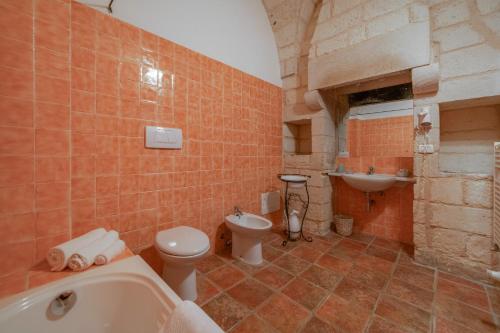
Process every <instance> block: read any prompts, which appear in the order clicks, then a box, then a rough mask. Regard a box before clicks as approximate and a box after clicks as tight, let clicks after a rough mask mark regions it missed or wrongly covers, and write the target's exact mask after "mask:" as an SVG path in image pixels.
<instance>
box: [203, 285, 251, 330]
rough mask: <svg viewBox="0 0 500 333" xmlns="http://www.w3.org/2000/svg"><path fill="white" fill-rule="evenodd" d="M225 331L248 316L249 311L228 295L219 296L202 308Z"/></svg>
mask: <svg viewBox="0 0 500 333" xmlns="http://www.w3.org/2000/svg"><path fill="white" fill-rule="evenodd" d="M202 309H203V311H205V312H206V313H207V314H208V315H209V316H210V318H212V319H213V320H214V321H215V322H216V323H217V324H218V325H219V326H220V327H221V328H222V329H223V330H228V329H230V328H231V327H233V326H234V325H236V324H237V323H238V322H239V321H240V320H242V319H243V318H244V317H245V316H247V315H248V313H249V311H248V309H247V308H246V307H245V306H244V305H242V304H240V303H238V302H236V301H235V300H233V299H232V298H231V297H229V296H228V295H226V294H221V295H220V296H217V297H216V298H214V299H213V300H211V301H210V302H208V303H207V304H205V305H204V306H203V307H202Z"/></svg>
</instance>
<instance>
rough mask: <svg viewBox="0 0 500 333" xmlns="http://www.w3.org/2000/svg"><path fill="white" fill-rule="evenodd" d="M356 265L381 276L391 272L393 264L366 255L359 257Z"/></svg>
mask: <svg viewBox="0 0 500 333" xmlns="http://www.w3.org/2000/svg"><path fill="white" fill-rule="evenodd" d="M356 265H359V266H361V267H364V268H368V269H373V270H375V271H377V272H380V273H383V274H389V273H391V271H392V267H393V266H394V264H393V263H391V262H389V261H387V260H384V259H380V258H377V257H372V256H368V255H361V256H359V257H358V258H357V259H356Z"/></svg>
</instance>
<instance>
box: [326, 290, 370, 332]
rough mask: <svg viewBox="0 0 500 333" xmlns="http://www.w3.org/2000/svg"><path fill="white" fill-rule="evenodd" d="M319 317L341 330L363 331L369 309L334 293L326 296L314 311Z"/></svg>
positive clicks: (368, 315)
mask: <svg viewBox="0 0 500 333" xmlns="http://www.w3.org/2000/svg"><path fill="white" fill-rule="evenodd" d="M316 314H317V316H318V318H319V319H322V320H324V321H326V322H327V323H329V324H330V325H332V326H334V327H337V328H339V329H340V330H341V331H342V332H349V333H358V332H363V330H364V328H365V327H366V325H367V323H368V319H369V317H370V314H371V311H370V310H368V309H365V308H363V307H361V306H359V304H357V303H354V304H353V303H351V302H349V301H346V300H345V299H343V298H340V297H338V296H336V295H331V296H330V297H328V299H327V300H326V302H325V303H324V304H323V305H322V306H321V307H320V308H319V310H318V311H317V312H316Z"/></svg>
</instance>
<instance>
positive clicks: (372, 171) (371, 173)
mask: <svg viewBox="0 0 500 333" xmlns="http://www.w3.org/2000/svg"><path fill="white" fill-rule="evenodd" d="M374 173H375V167H373V166H371V167H369V168H368V172H367V173H366V174H367V175H373V174H374Z"/></svg>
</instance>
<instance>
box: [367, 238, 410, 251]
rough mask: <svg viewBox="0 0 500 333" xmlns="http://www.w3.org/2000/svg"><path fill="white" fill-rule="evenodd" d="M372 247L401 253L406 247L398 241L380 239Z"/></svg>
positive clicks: (376, 239)
mask: <svg viewBox="0 0 500 333" xmlns="http://www.w3.org/2000/svg"><path fill="white" fill-rule="evenodd" d="M371 245H375V246H380V247H383V248H386V249H388V250H392V251H399V250H401V249H402V248H403V247H404V244H403V243H400V242H398V241H394V240H390V239H383V238H378V237H377V238H375V240H374V241H373V242H372V244H371Z"/></svg>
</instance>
